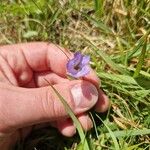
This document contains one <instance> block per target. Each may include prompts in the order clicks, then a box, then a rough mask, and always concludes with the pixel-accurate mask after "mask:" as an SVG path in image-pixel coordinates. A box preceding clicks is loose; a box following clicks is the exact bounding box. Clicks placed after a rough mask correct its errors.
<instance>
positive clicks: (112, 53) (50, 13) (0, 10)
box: [0, 0, 150, 150]
mask: <svg viewBox="0 0 150 150" xmlns="http://www.w3.org/2000/svg"><path fill="white" fill-rule="evenodd" d="M149 30H150V1H149V0H132V1H129V0H114V1H111V0H105V1H104V0H66V1H63V0H2V1H1V2H0V44H12V43H19V42H27V41H51V42H53V43H57V44H59V45H61V46H62V47H65V48H68V49H70V50H71V51H73V52H74V51H82V52H83V53H87V54H90V55H91V58H92V62H91V66H92V67H93V69H94V70H96V72H97V75H98V76H99V77H100V78H101V81H102V88H103V90H104V91H105V92H106V93H107V95H108V96H109V98H110V101H111V108H110V110H109V111H108V112H107V113H105V114H98V116H97V114H94V112H92V114H93V118H94V119H95V123H94V129H93V130H91V131H89V132H88V133H87V134H86V139H87V141H88V143H89V146H90V148H91V150H105V149H110V150H111V149H112V150H117V149H120V150H136V149H138V150H143V149H145V150H146V149H150V146H149V145H150V138H149V135H150V34H149ZM95 130H96V131H95ZM81 147H82V146H81V145H80V138H79V136H78V135H76V136H74V137H73V138H66V137H63V136H62V135H60V134H59V133H58V131H57V130H55V129H52V128H45V129H41V130H37V131H34V132H33V133H32V134H31V135H30V136H29V137H28V138H27V139H26V141H21V143H20V144H18V145H17V148H16V150H36V149H37V150H49V149H54V150H56V149H57V150H61V149H65V150H69V149H70V150H74V149H81Z"/></svg>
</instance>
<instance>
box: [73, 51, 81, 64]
mask: <svg viewBox="0 0 150 150" xmlns="http://www.w3.org/2000/svg"><path fill="white" fill-rule="evenodd" d="M82 59H83V55H82V54H81V53H80V52H76V53H75V54H74V58H73V59H71V60H73V61H74V62H75V66H76V65H78V64H80V63H81V61H82Z"/></svg>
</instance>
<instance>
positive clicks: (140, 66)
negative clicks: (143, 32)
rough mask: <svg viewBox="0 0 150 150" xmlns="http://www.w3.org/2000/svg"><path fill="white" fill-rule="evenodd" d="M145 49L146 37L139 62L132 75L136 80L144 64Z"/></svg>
mask: <svg viewBox="0 0 150 150" xmlns="http://www.w3.org/2000/svg"><path fill="white" fill-rule="evenodd" d="M146 48H147V37H146V40H145V42H144V45H143V48H142V52H141V55H140V57H139V62H138V64H137V67H136V70H135V72H134V75H133V77H134V78H137V77H138V76H139V74H140V70H141V69H142V65H143V63H144V58H145V53H146Z"/></svg>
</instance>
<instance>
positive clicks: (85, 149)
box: [45, 79, 89, 150]
mask: <svg viewBox="0 0 150 150" xmlns="http://www.w3.org/2000/svg"><path fill="white" fill-rule="evenodd" d="M45 80H46V79H45ZM46 81H47V80H46ZM47 82H48V81H47ZM48 83H49V82H48ZM49 85H50V87H51V88H52V89H53V91H54V92H55V93H56V95H57V96H58V98H59V99H60V101H61V102H62V104H63V105H64V107H65V109H66V112H67V113H68V114H69V116H70V117H71V119H72V120H73V122H74V124H75V126H76V128H77V130H78V133H79V136H80V139H81V143H82V145H83V147H84V150H89V146H88V142H87V140H86V137H85V134H84V131H83V129H82V126H81V124H80V122H79V121H78V119H77V118H76V116H75V115H74V113H73V111H72V109H71V108H70V106H69V105H68V104H67V102H66V100H65V99H64V98H63V97H62V96H61V94H60V93H59V92H58V91H57V90H56V89H55V88H54V86H53V85H51V84H50V83H49Z"/></svg>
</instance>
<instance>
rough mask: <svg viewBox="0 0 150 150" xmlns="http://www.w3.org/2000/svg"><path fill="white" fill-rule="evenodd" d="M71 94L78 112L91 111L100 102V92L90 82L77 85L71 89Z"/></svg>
mask: <svg viewBox="0 0 150 150" xmlns="http://www.w3.org/2000/svg"><path fill="white" fill-rule="evenodd" d="M71 93H72V96H73V99H74V103H75V110H76V111H80V112H83V111H86V110H89V109H90V108H92V107H93V106H94V105H95V104H96V102H97V100H98V91H97V89H96V87H95V86H94V85H93V84H91V83H89V82H84V83H78V84H75V85H74V86H73V87H72V89H71Z"/></svg>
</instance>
